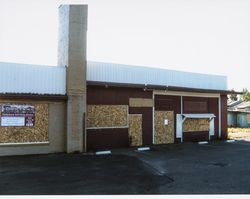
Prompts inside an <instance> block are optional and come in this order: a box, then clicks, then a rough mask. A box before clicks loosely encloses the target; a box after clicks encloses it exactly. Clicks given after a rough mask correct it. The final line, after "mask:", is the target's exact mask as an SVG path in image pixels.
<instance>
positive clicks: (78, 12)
mask: <svg viewBox="0 0 250 199" xmlns="http://www.w3.org/2000/svg"><path fill="white" fill-rule="evenodd" d="M86 33H87V5H62V6H60V7H59V37H58V65H59V66H66V67H67V95H68V102H67V124H66V125H67V129H66V132H67V139H66V140H67V143H66V147H67V152H68V153H71V152H75V151H79V152H83V151H85V147H86V146H85V137H86V130H85V113H86V64H87V63H86V43H87V41H86Z"/></svg>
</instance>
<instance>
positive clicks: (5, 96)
mask: <svg viewBox="0 0 250 199" xmlns="http://www.w3.org/2000/svg"><path fill="white" fill-rule="evenodd" d="M18 99H29V100H36V101H47V100H48V101H66V100H67V99H68V96H67V95H53V94H31V93H0V100H18Z"/></svg>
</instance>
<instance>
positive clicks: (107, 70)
mask: <svg viewBox="0 0 250 199" xmlns="http://www.w3.org/2000/svg"><path fill="white" fill-rule="evenodd" d="M87 80H88V81H101V82H115V83H130V84H152V85H166V86H180V87H190V88H201V89H216V90H226V89H227V78H226V76H219V75H207V74H199V73H189V72H181V71H174V70H168V69H159V68H149V67H141V66H129V65H122V64H110V63H101V62H88V68H87Z"/></svg>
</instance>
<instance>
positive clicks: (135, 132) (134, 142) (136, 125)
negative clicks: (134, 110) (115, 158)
mask: <svg viewBox="0 0 250 199" xmlns="http://www.w3.org/2000/svg"><path fill="white" fill-rule="evenodd" d="M128 134H129V140H130V146H141V145H142V114H129V129H128Z"/></svg>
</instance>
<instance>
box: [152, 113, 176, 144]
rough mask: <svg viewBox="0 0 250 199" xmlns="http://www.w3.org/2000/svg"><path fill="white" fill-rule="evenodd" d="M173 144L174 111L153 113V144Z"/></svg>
mask: <svg viewBox="0 0 250 199" xmlns="http://www.w3.org/2000/svg"><path fill="white" fill-rule="evenodd" d="M169 143H174V111H155V113H154V144H169Z"/></svg>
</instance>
